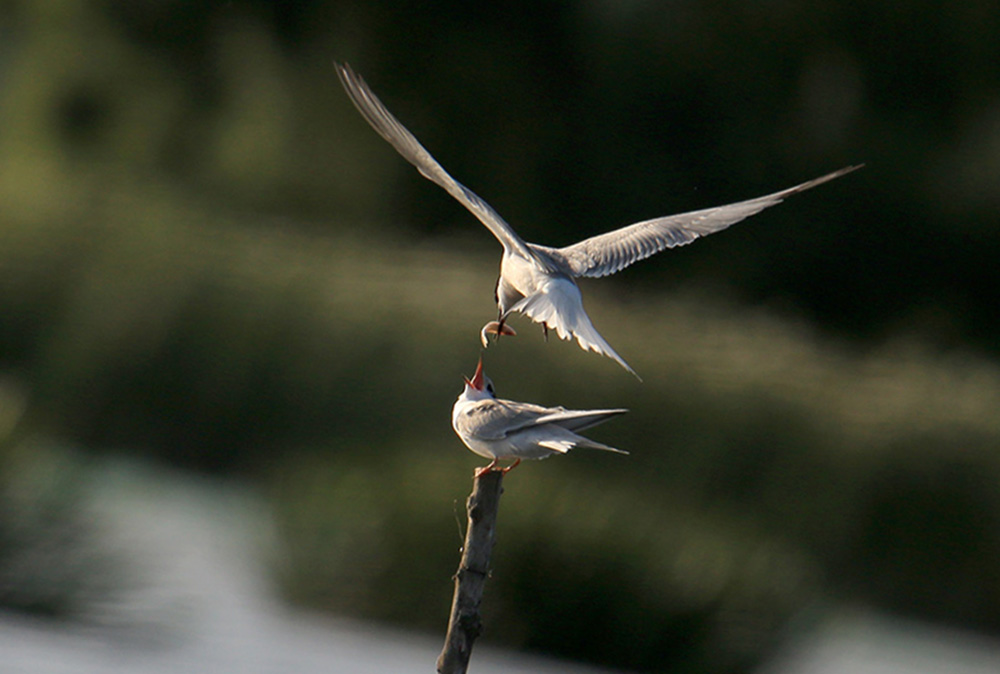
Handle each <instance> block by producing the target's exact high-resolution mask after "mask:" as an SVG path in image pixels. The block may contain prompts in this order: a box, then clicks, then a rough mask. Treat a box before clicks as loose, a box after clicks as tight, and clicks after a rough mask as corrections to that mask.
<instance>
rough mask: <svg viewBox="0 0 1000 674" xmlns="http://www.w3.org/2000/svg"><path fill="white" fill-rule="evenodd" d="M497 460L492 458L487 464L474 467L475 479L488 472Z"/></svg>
mask: <svg viewBox="0 0 1000 674" xmlns="http://www.w3.org/2000/svg"><path fill="white" fill-rule="evenodd" d="M497 461H498V459H493V460H492V461H490V463H489V465H488V466H483V467H482V468H477V469H476V473H475V477H476V479H477V480H478V479H479V478H481V477H482V476H483V475H486V473H488V472H490V471H491V470H493V469H494V468H496V465H497Z"/></svg>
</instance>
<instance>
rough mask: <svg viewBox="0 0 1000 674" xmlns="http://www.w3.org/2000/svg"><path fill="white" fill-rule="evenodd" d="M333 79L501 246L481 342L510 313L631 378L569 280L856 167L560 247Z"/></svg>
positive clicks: (695, 234)
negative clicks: (529, 238)
mask: <svg viewBox="0 0 1000 674" xmlns="http://www.w3.org/2000/svg"><path fill="white" fill-rule="evenodd" d="M336 67H337V75H338V77H339V78H340V82H341V84H343V86H344V89H345V90H346V91H347V95H348V96H349V97H350V98H351V101H352V102H353V103H354V106H355V107H356V108H357V109H358V111H359V112H360V113H361V115H362V116H363V117H364V118H365V119H366V120H367V121H368V123H369V124H371V126H372V128H374V129H375V131H376V132H378V134H379V135H380V136H382V138H384V139H385V140H387V141H388V142H389V144H390V145H392V146H393V147H394V148H396V151H397V152H399V154H401V155H402V156H403V158H404V159H406V160H407V161H409V162H410V163H411V164H413V166H415V167H416V168H417V170H418V171H419V172H420V174H421V175H423V176H424V177H425V178H427V179H428V180H430V181H431V182H433V183H435V184H437V185H439V186H440V187H442V188H443V189H444V190H445V191H446V192H448V194H450V195H451V196H452V197H454V198H455V199H456V200H457V201H458V202H459V203H460V204H462V205H463V206H465V207H466V208H467V209H468V210H469V211H470V212H471V213H472V214H473V215H475V216H476V218H478V219H479V221H480V222H482V223H483V224H484V225H486V228H487V229H489V230H490V232H491V233H492V234H493V236H495V237H496V238H497V240H498V241H499V242H500V245H502V246H503V258H502V259H501V261H500V277H499V278H498V279H497V285H496V293H495V295H496V302H497V309H498V315H497V320H496V321H490V322H489V323H487V324H486V325H484V326H483V328H482V330H481V331H480V337H481V339H482V341H483V346H487V345H488V335H490V334H494V335H497V338H498V339H499V336H500V335H502V334H508V335H509V334H514V331H513V330H512V329H511V328H510V327H508V326H507V325H506V321H507V318H508V317H509V316H510V314H512V313H514V312H519V313H522V314H524V315H526V316H527V317H528V318H530V319H531V320H532V321H534V322H535V323H540V324H542V327H543V329H544V330H545V334H546V336H547V335H548V331H549V330H555V332H556V334H558V335H559V338H560V339H574V338H575V339H576V341H577V342H578V343H579V345H580V348H582V349H584V350H590V351H596V352H597V353H599V354H603V355H605V356H607V357H609V358H613V359H614V360H615V361H617V362H618V363H619V364H620V365H621V366H622V367H623V368H625V369H626V370H628V371H629V372H631V373H632V374H633V375H635V376H636V377H637V378H638V376H639V375H638V374H636V372H635V370H633V369H632V368H631V367H630V366H629V364H628V363H626V362H625V359H623V358H622V357H621V356H619V355H618V353H617V352H616V351H615V350H614V349H613V348H611V345H610V344H608V343H607V341H605V339H604V338H603V337H602V336H601V335H600V333H598V332H597V330H596V329H595V328H594V325H593V323H591V321H590V317H588V316H587V312H586V311H584V308H583V298H582V296H581V295H580V288H579V287H578V286H577V284H576V281H574V279H575V278H580V277H592V278H597V277H601V276H608V275H610V274H614V273H615V272H618V271H621V270H622V269H624V268H625V267H628V266H629V265H631V264H633V263H634V262H638V261H639V260H644V259H646V258H647V257H650V256H651V255H654V254H656V253H659V252H660V251H662V250H666V249H667V248H674V247H676V246H683V245H685V244H688V243H691V242H692V241H694V240H695V239H697V238H699V237H702V236H706V235H708V234H712V233H714V232H718V231H720V230H723V229H725V228H727V227H729V226H730V225H732V224H734V223H737V222H739V221H740V220H743V219H745V218H748V217H750V216H751V215H754V214H756V213H759V212H760V211H762V210H764V209H765V208H768V207H770V206H774V205H775V204H777V203H780V202H781V201H782V200H784V199H785V198H786V197H789V196H791V195H793V194H798V193H799V192H804V191H805V190H808V189H810V188H813V187H816V186H817V185H821V184H823V183H825V182H828V181H830V180H833V179H834V178H839V177H840V176H842V175H844V174H846V173H850V172H851V171H854V170H856V169H859V168H861V166H860V165H859V166H848V167H845V168H842V169H840V170H839V171H834V172H833V173H828V174H826V175H824V176H821V177H819V178H816V179H814V180H810V181H808V182H804V183H802V184H800V185H796V186H794V187H789V188H788V189H784V190H781V191H779V192H774V193H773V194H768V195H766V196H763V197H757V198H756V199H748V200H747V201H740V202H737V203H734V204H728V205H725V206H716V207H714V208H705V209H702V210H698V211H691V212H689V213H681V214H678V215H668V216H665V217H661V218H654V219H652V220H644V221H642V222H637V223H635V224H632V225H628V226H626V227H622V228H621V229H616V230H613V231H610V232H607V233H605V234H599V235H597V236H593V237H590V238H589V239H584V240H583V241H580V242H578V243H575V244H573V245H571V246H566V247H564V248H551V247H549V246H541V245H538V244H534V243H528V242H526V241H524V240H523V239H522V238H521V237H520V236H518V234H517V232H515V231H514V229H513V228H512V227H511V226H510V225H509V224H507V222H506V221H505V220H504V219H503V218H502V217H501V216H500V214H499V213H497V212H496V211H495V210H494V209H493V207H492V206H490V205H489V204H488V203H486V202H485V201H483V199H481V198H480V197H479V196H478V195H477V194H476V193H475V192H473V191H472V190H470V189H469V188H467V187H466V186H465V185H463V184H462V183H460V182H458V181H457V180H455V179H454V178H452V177H451V175H449V173H448V172H447V171H445V170H444V168H443V167H442V166H441V165H440V164H439V163H438V162H437V160H436V159H434V157H433V156H431V154H430V152H428V151H427V150H426V149H425V148H424V146H423V145H421V144H420V142H419V141H418V140H417V139H416V137H414V135H413V134H412V133H410V132H409V131H407V129H406V127H404V126H403V125H402V124H401V123H400V122H399V120H398V119H396V118H395V117H394V116H393V115H392V113H390V112H389V110H388V109H387V108H386V107H385V105H383V104H382V101H380V100H379V99H378V97H377V96H375V94H374V93H373V92H372V90H371V89H370V88H369V87H368V85H367V84H366V83H365V81H364V80H363V79H362V78H361V76H359V75H358V74H357V73H355V72H354V70H352V69H351V67H350V66H349V65H347V64H346V63H337V64H336Z"/></svg>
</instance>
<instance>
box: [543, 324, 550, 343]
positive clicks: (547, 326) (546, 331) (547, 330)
mask: <svg viewBox="0 0 1000 674" xmlns="http://www.w3.org/2000/svg"><path fill="white" fill-rule="evenodd" d="M542 335H544V336H545V341H546V342H548V341H549V324H548V323H542Z"/></svg>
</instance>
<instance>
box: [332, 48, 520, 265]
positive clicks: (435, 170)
mask: <svg viewBox="0 0 1000 674" xmlns="http://www.w3.org/2000/svg"><path fill="white" fill-rule="evenodd" d="M336 67H337V76H338V77H339V78H340V83H341V84H343V85H344V89H345V90H346V91H347V95H348V96H350V98H351V101H352V102H353V103H354V107H356V108H357V109H358V112H360V113H361V115H362V116H363V117H364V118H365V119H366V120H367V121H368V123H369V124H371V126H372V128H373V129H375V131H377V132H378V134H379V135H380V136H382V138H384V139H385V140H387V141H388V142H389V144H390V145H392V146H393V147H394V148H396V151H397V152H399V154H401V155H402V156H403V158H404V159H406V160H407V161H408V162H410V163H411V164H413V165H414V166H415V167H416V168H417V170H418V171H420V174H421V175H422V176H424V177H425V178H427V179H428V180H430V181H431V182H433V183H435V184H437V185H439V186H441V187H442V188H444V190H445V191H446V192H448V194H450V195H451V196H453V197H454V198H455V199H457V200H458V202H459V203H460V204H462V205H463V206H465V207H466V208H467V209H469V211H470V212H471V213H472V214H473V215H475V216H476V217H477V218H478V219H479V221H480V222H482V223H483V224H484V225H486V227H487V229H489V230H490V231H491V232H492V233H493V236H495V237H496V238H497V239H498V240H499V241H500V243H501V244H503V246H504V248H510V249H513V250H516V251H517V252H518V253H520V254H521V255H522V256H524V257H526V258H528V259H535V255H534V254H533V253H532V252H531V251H530V250H529V249H528V247H527V245H526V244H525V243H524V241H523V240H522V239H521V237H519V236H518V235H517V233H516V232H515V231H514V230H513V229H512V228H511V226H510V225H509V224H507V222H506V221H505V220H504V219H503V218H502V217H500V214H499V213H497V212H496V211H495V210H493V207H492V206H490V205H489V204H488V203H486V202H485V201H483V200H482V199H481V198H480V197H479V196H478V195H477V194H476V193H475V192H473V191H472V190H470V189H469V188H467V187H466V186H465V185H463V184H462V183H460V182H458V181H457V180H455V179H454V178H452V177H451V175H449V174H448V172H447V171H445V170H444V168H443V167H442V166H441V165H440V164H439V163H438V162H437V160H436V159H434V157H433V156H431V153H430V152H428V151H427V150H426V148H424V146H423V145H421V144H420V142H419V141H418V140H417V139H416V138H415V137H414V135H413V134H412V133H410V132H409V131H407V129H406V127H404V126H403V125H402V124H401V123H400V122H399V120H398V119H396V118H395V117H394V116H393V115H392V113H391V112H389V111H388V110H387V109H386V107H385V106H384V105H383V104H382V101H380V100H379V99H378V97H377V96H375V94H374V93H372V90H371V89H369V88H368V85H367V84H366V83H365V81H364V80H363V79H362V78H361V76H360V75H358V74H357V73H355V72H354V71H353V70H352V69H351V67H350V66H349V65H347V64H346V63H337V64H336Z"/></svg>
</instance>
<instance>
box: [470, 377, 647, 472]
mask: <svg viewBox="0 0 1000 674" xmlns="http://www.w3.org/2000/svg"><path fill="white" fill-rule="evenodd" d="M627 411H628V410H624V409H613V410H568V409H566V408H564V407H542V406H541V405H533V404H531V403H518V402H514V401H512V400H502V399H500V398H497V397H496V394H495V393H494V390H493V382H492V381H490V378H489V377H487V376H486V375H484V374H483V359H482V358H480V359H479V364H478V365H477V366H476V373H475V374H474V375H473V376H472V379H466V380H465V390H464V391H462V394H461V395H460V396H458V400H456V401H455V406H454V407H452V410H451V425H452V428H454V429H455V433H457V434H458V437H460V438H461V439H462V442H464V443H465V446H466V447H468V448H469V449H471V450H472V451H473V452H475V453H476V454H478V455H479V456H485V457H486V458H487V459H491V461H490V464H489V465H488V466H484V467H483V468H480V469H479V470H477V471H476V477H480V476H481V475H483V474H485V473H487V472H489V471H490V470H493V469H494V468H495V467H496V465H497V462H498V461H499V460H501V459H514V463H513V464H511V465H510V466H508V467H507V468H502V469H501V470H503V472H505V473H506V472H507V471H509V470H510V469H512V468H514V467H515V466H517V465H518V464H519V463H521V459H545V458H547V457H550V456H552V455H553V454H566V453H567V452H569V450H571V449H576V448H577V447H589V448H591V449H603V450H604V451H607V452H616V453H618V454H628V452H625V451H622V450H620V449H615V448H614V447H608V446H607V445H603V444H601V443H599V442H595V441H593V440H590V439H588V438H585V437H583V436H582V435H577V434H576V432H575V431H582V430H584V429H586V428H590V427H591V426H596V425H597V424H599V423H601V422H604V421H607V420H608V419H610V418H611V417H614V416H618V415H619V414H624V413H625V412H627Z"/></svg>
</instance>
